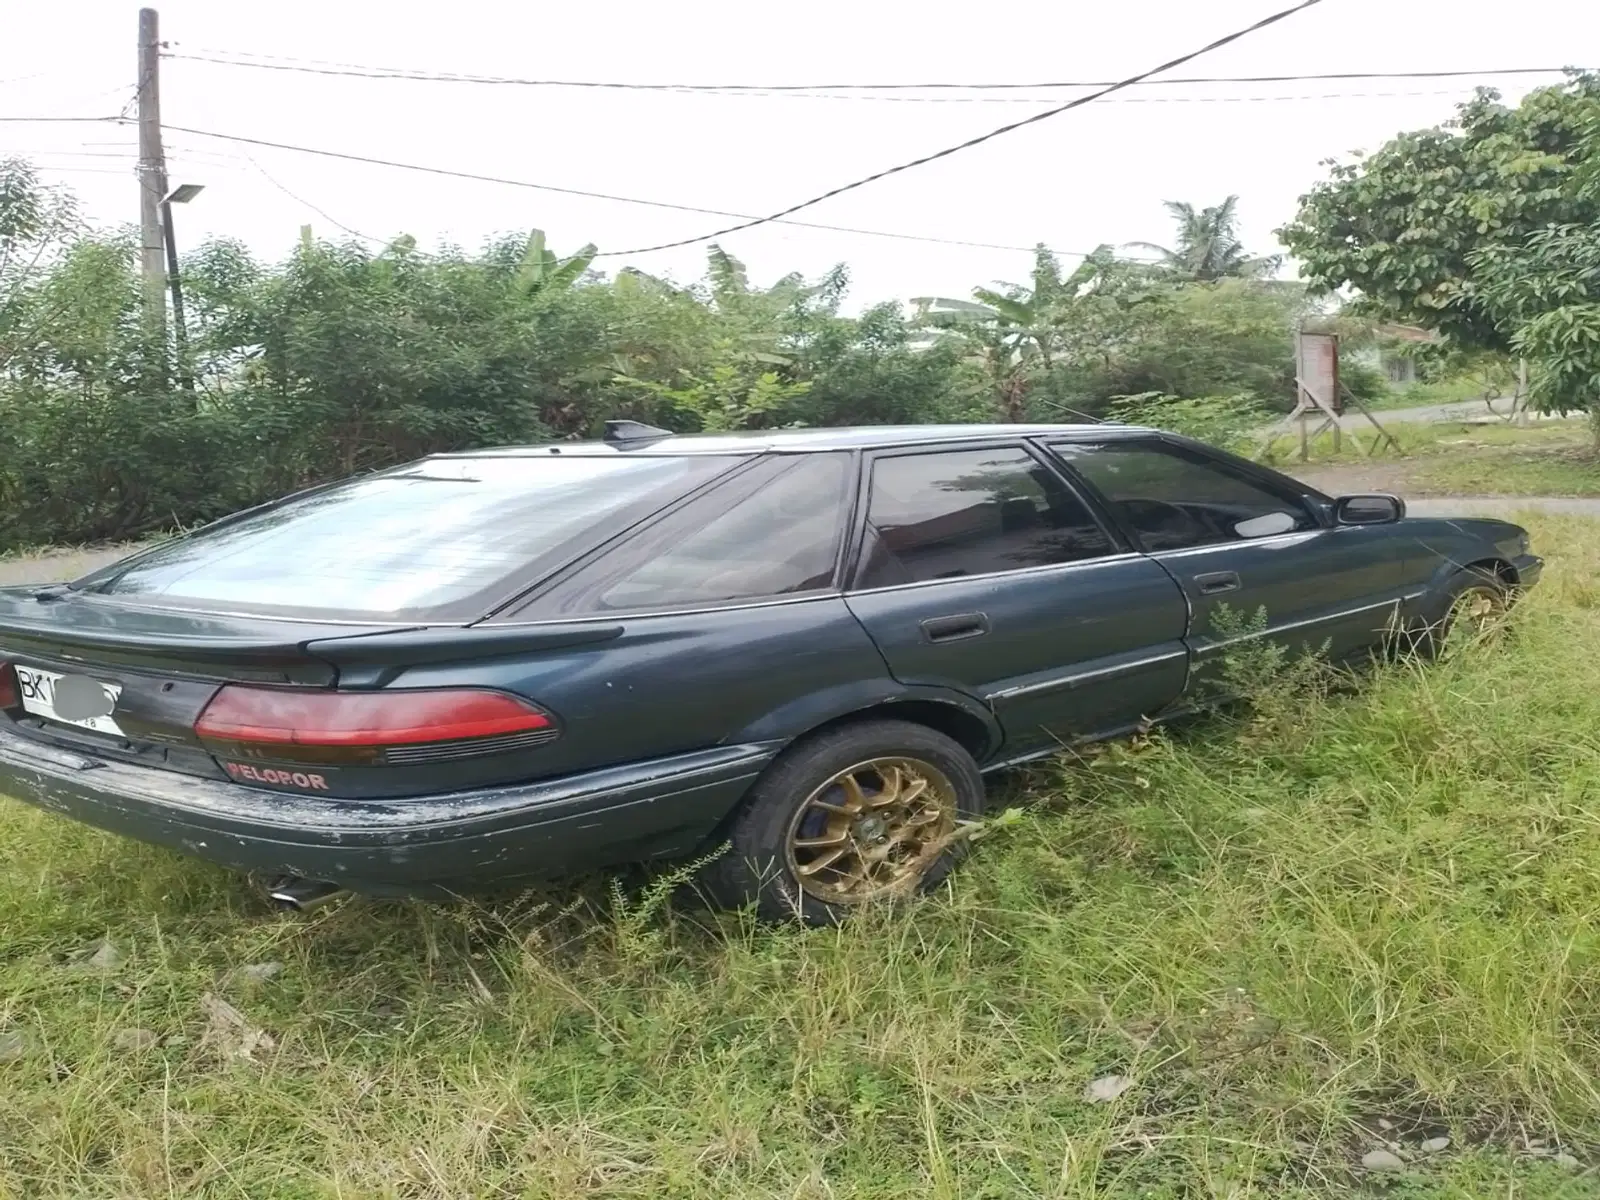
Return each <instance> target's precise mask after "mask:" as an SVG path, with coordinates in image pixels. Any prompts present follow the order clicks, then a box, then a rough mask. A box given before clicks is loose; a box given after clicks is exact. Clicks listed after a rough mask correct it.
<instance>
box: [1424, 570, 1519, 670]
mask: <svg viewBox="0 0 1600 1200" xmlns="http://www.w3.org/2000/svg"><path fill="white" fill-rule="evenodd" d="M1474 596H1481V597H1483V598H1484V600H1485V601H1486V602H1487V603H1488V604H1489V605H1490V606H1491V607H1492V608H1493V609H1494V610H1495V612H1496V613H1497V614H1503V613H1504V612H1505V610H1506V609H1507V608H1508V607H1509V606H1510V604H1511V589H1510V588H1509V587H1507V586H1506V581H1505V580H1504V579H1502V578H1501V577H1500V576H1499V575H1497V574H1495V573H1494V572H1493V571H1490V570H1487V569H1486V568H1484V567H1463V568H1462V569H1461V570H1459V571H1457V572H1456V573H1455V574H1454V575H1452V576H1451V577H1450V579H1449V580H1448V581H1447V582H1446V584H1445V587H1444V592H1443V594H1442V595H1441V596H1440V598H1439V600H1438V602H1437V603H1436V604H1434V605H1433V606H1432V607H1431V609H1430V611H1429V612H1428V614H1427V616H1426V618H1425V619H1424V623H1423V625H1422V626H1421V627H1420V628H1419V629H1416V630H1414V631H1413V632H1412V634H1411V638H1410V640H1411V648H1412V649H1413V651H1414V652H1415V653H1416V654H1417V655H1418V656H1419V657H1421V658H1423V659H1426V660H1428V661H1430V662H1432V661H1434V660H1436V659H1438V658H1440V657H1441V656H1443V654H1444V652H1445V648H1446V646H1447V645H1448V643H1449V640H1450V634H1451V631H1452V630H1453V629H1454V628H1455V627H1456V625H1457V623H1458V622H1459V621H1460V619H1461V608H1462V605H1463V603H1464V602H1466V601H1468V600H1469V599H1470V598H1471V597H1474Z"/></svg>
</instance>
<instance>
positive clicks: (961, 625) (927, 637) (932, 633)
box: [920, 612, 989, 642]
mask: <svg viewBox="0 0 1600 1200" xmlns="http://www.w3.org/2000/svg"><path fill="white" fill-rule="evenodd" d="M920 624H921V627H922V637H923V640H924V641H928V642H959V641H961V640H962V639H963V638H975V637H982V636H983V635H984V634H986V633H988V632H989V618H988V617H987V616H986V615H985V614H983V613H981V612H978V613H955V614H953V615H951V616H948V617H929V618H928V619H927V620H926V621H923V622H921V623H920Z"/></svg>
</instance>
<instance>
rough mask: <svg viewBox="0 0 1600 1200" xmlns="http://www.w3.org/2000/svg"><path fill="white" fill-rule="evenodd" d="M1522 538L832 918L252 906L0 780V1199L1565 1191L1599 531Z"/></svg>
mask: <svg viewBox="0 0 1600 1200" xmlns="http://www.w3.org/2000/svg"><path fill="white" fill-rule="evenodd" d="M1532 523H1534V524H1535V526H1536V528H1535V532H1536V537H1537V539H1538V541H1539V543H1540V544H1541V546H1542V547H1543V548H1544V549H1545V551H1546V552H1547V553H1548V554H1549V556H1550V560H1551V566H1550V570H1549V578H1548V579H1547V581H1546V583H1545V584H1544V585H1542V586H1541V588H1540V589H1538V590H1537V591H1536V592H1535V593H1534V594H1533V595H1532V596H1531V597H1530V598H1529V600H1528V601H1527V602H1526V604H1525V605H1524V606H1523V607H1522V609H1521V610H1520V611H1519V613H1518V616H1517V620H1516V621H1515V624H1514V627H1513V629H1512V631H1511V632H1510V633H1509V634H1508V635H1507V636H1505V637H1503V638H1500V639H1493V640H1490V641H1486V642H1485V643H1484V644H1481V645H1474V646H1470V647H1468V648H1466V649H1465V650H1464V651H1463V652H1462V653H1460V654H1458V655H1457V656H1455V657H1454V658H1452V659H1451V660H1450V661H1447V662H1445V663H1442V664H1439V665H1437V666H1435V667H1432V668H1427V669H1424V668H1420V667H1412V666H1404V665H1402V666H1397V667H1394V668H1392V669H1388V670H1385V671H1382V672H1380V673H1379V674H1377V675H1376V676H1375V677H1372V678H1370V679H1367V680H1365V681H1363V682H1362V683H1361V685H1360V687H1359V688H1358V689H1356V690H1354V691H1352V690H1350V689H1349V688H1342V687H1332V688H1329V687H1324V686H1317V685H1316V684H1315V683H1311V684H1308V683H1306V682H1305V681H1304V680H1303V679H1302V680H1301V681H1299V682H1298V683H1296V684H1295V685H1294V686H1288V685H1284V686H1278V685H1274V684H1266V685H1263V687H1262V688H1261V690H1260V695H1259V697H1258V704H1257V706H1256V707H1255V708H1254V709H1253V710H1250V711H1249V712H1247V713H1243V714H1239V715H1233V716H1229V717H1227V718H1214V719H1212V720H1210V721H1208V722H1205V723H1201V724H1198V725H1194V726H1191V727H1188V728H1185V729H1178V730H1173V731H1170V732H1167V733H1163V734H1159V735H1156V736H1153V737H1151V738H1148V739H1146V740H1144V741H1142V742H1140V743H1137V744H1134V745H1121V746H1116V747H1112V748H1109V749H1107V750H1105V751H1103V752H1101V753H1097V754H1095V755H1093V756H1090V757H1088V758H1085V759H1083V760H1081V761H1074V762H1066V763H1062V764H1059V765H1056V766H1052V767H1050V768H1049V769H1046V770H1041V771H1039V772H1036V773H1035V774H1034V775H1033V776H1031V777H1029V778H1027V779H1025V780H1021V781H1012V782H1010V783H1007V784H1003V785H1002V787H1001V796H1000V801H1001V803H1003V804H1026V805H1029V806H1031V807H1029V809H1028V811H1027V814H1026V815H1025V816H1024V817H1023V819H1021V820H1020V821H1017V822H1015V823H1012V824H1010V825H1009V826H1007V827H1006V828H1005V829H1004V830H1003V831H1002V832H1001V833H999V834H997V835H996V836H995V837H994V838H992V839H988V840H986V841H985V842H984V844H983V845H982V846H981V847H980V848H979V849H978V851H977V853H975V854H974V856H973V857H972V859H971V860H970V861H969V862H968V864H967V865H966V866H965V867H964V868H963V869H962V870H961V871H960V872H958V873H957V875H956V876H955V877H953V878H952V879H951V880H950V881H949V882H948V883H947V885H946V886H945V887H944V888H943V889H942V890H941V891H940V892H939V894H937V895H935V896H931V897H929V898H927V899H925V900H922V901H919V902H916V903H914V904H910V905H908V906H906V907H904V908H902V909H900V910H897V911H892V912H882V913H872V914H865V915H864V916H863V918H862V919H860V920H857V921H855V922H853V923H851V924H849V925H847V926H846V927H844V928H842V929H838V930H828V931H814V932H802V931H800V930H797V929H765V928H758V927H755V926H754V925H752V924H751V923H750V922H749V920H748V919H747V918H745V917H744V916H742V915H739V914H732V915H714V914H709V913H706V912H703V911H700V910H698V909H697V908H695V907H694V906H692V905H685V904H683V903H681V902H677V903H673V902H669V899H668V890H667V889H666V888H664V887H656V888H654V889H653V890H652V889H649V888H647V887H644V886H641V885H633V886H631V888H630V890H629V891H627V892H626V893H625V894H624V895H623V896H622V897H621V898H620V899H619V898H617V897H615V896H612V895H611V894H610V893H609V890H608V888H607V887H606V886H605V885H603V884H601V883H596V884H595V885H593V886H591V887H588V888H579V889H574V890H571V891H566V892H562V893H558V894H554V895H552V896H547V897H528V898H524V899H522V900H520V901H517V902H507V903H500V904H496V905H487V904H477V905H462V906H458V907H451V908H437V907H425V906H409V905H391V904H373V903H363V902H352V903H348V904H345V905H343V906H342V907H338V908H334V909H332V910H326V911H324V912H322V913H319V914H317V915H316V916H314V917H312V918H309V919H306V918H290V919H285V918H280V917H278V916H275V915H273V914H271V913H269V912H267V911H266V910H265V908H264V907H263V906H262V905H261V904H260V902H259V901H258V900H256V899H255V897H254V896H253V894H252V893H251V892H250V891H249V890H248V889H247V888H246V886H245V885H244V884H243V883H242V882H241V881H239V880H237V879H235V878H233V877H231V876H229V875H227V874H225V873H223V872H220V871H217V870H214V869H212V868H209V867H207V866H204V865H202V864H198V863H193V862H189V861H186V860H183V859H181V858H178V857H177V856H174V855H170V854H167V853H165V852H162V851H157V850H154V849H150V848H145V847H141V846H136V845H132V844H130V843H126V842H122V841H118V840H116V839H114V838H111V837H108V836H103V835H101V834H98V833H96V832H93V831H90V830H86V829H82V828H79V827H77V826H74V825H71V824H68V823H66V822H63V821H60V820H58V819H55V818H52V817H48V816H45V815H42V814H38V813H35V812H33V811H32V810H30V809H26V808H24V807H23V806H21V805H17V804H13V803H9V802H0V864H3V865H0V1035H3V1034H4V1033H15V1034H20V1035H21V1036H22V1039H23V1044H22V1047H21V1050H20V1057H16V1058H15V1061H12V1062H9V1063H5V1064H3V1065H0V1194H10V1195H19V1196H21V1195H28V1196H32V1195H48V1196H74V1197H77V1196H107V1197H110V1196H116V1197H124V1196H156V1195H161V1196H170V1195H185V1196H219V1197H220V1196H250V1197H263V1196H271V1197H278V1196H282V1197H323V1196H360V1197H368V1196H383V1197H467V1196H495V1197H500V1196H505V1197H552V1198H554V1197H561V1198H567V1197H580V1196H614V1197H708V1198H709V1197H730V1198H731V1197H784V1198H797V1197H816V1198H819V1200H820V1198H824V1197H831V1198H844V1197H860V1198H869V1197H870V1198H872V1200H878V1198H883V1197H907V1198H909V1197H919V1198H920V1197H951V1198H953V1197H1014V1196H1015V1197H1031V1196H1050V1197H1085V1198H1087V1197H1095V1196H1123V1195H1126V1196H1155V1197H1191V1196H1218V1197H1221V1196H1234V1197H1240V1196H1304V1197H1312V1196H1318V1197H1323V1196H1329V1195H1338V1194H1342V1193H1345V1192H1352V1193H1353V1192H1356V1191H1360V1190H1364V1189H1366V1188H1368V1187H1372V1186H1376V1183H1377V1182H1378V1180H1379V1179H1383V1178H1391V1177H1388V1176H1385V1177H1369V1176H1367V1175H1365V1173H1364V1171H1363V1169H1362V1168H1361V1167H1360V1165H1359V1164H1360V1159H1361V1157H1362V1155H1363V1154H1364V1153H1366V1152H1367V1151H1369V1150H1372V1149H1375V1148H1378V1147H1380V1146H1382V1145H1384V1144H1385V1143H1391V1144H1393V1145H1395V1146H1398V1147H1399V1153H1400V1155H1401V1157H1402V1158H1404V1159H1406V1160H1407V1163H1408V1166H1407V1170H1406V1172H1405V1173H1404V1174H1402V1175H1400V1176H1398V1177H1392V1178H1395V1179H1396V1182H1395V1183H1394V1185H1393V1188H1392V1190H1391V1194H1395V1195H1404V1196H1413V1197H1414V1196H1439V1197H1444V1196H1461V1197H1466V1196H1482V1195H1508V1194H1513V1193H1514V1194H1516V1195H1519V1196H1584V1195H1594V1194H1597V1193H1600V1183H1597V1182H1596V1177H1595V1175H1594V1173H1593V1172H1592V1171H1589V1170H1588V1168H1589V1167H1592V1166H1593V1165H1594V1164H1595V1163H1600V1085H1597V1083H1596V1080H1597V1078H1600V933H1597V932H1596V919H1595V918H1596V915H1597V911H1600V623H1597V621H1600V613H1597V611H1596V607H1597V605H1600V583H1596V582H1594V581H1595V580H1597V579H1600V574H1597V571H1600V527H1597V526H1595V525H1593V524H1586V523H1581V522H1576V521H1568V522H1562V521H1556V520H1550V519H1544V520H1538V521H1537V522H1532ZM101 939H109V941H110V942H111V943H112V944H113V946H115V947H116V949H117V950H118V952H119V953H120V954H121V955H122V956H124V957H123V958H122V961H120V962H117V963H115V964H114V965H112V966H111V967H109V968H106V969H100V968H96V967H94V966H90V965H87V964H86V963H85V962H84V960H83V956H82V952H83V951H84V950H86V949H89V948H92V947H94V946H95V945H97V944H98V943H99V942H100V940H101ZM75 955H76V956H77V958H76V959H75V958H74V956H75ZM264 962H278V963H282V964H283V969H282V970H281V972H280V973H278V974H277V975H275V976H274V977H273V978H271V979H268V980H266V981H264V982H252V981H250V980H248V979H246V978H244V977H242V976H241V975H240V974H239V973H238V970H237V969H238V968H240V967H242V966H245V965H249V964H260V963H264ZM213 997H221V998H222V999H225V1000H226V1001H227V1002H228V1004H229V1005H231V1006H232V1008H233V1009H234V1010H236V1012H237V1014H238V1015H240V1016H241V1017H242V1018H243V1020H244V1022H245V1023H246V1025H247V1027H248V1028H247V1029H246V1030H241V1029H239V1028H238V1027H237V1026H234V1025H230V1024H229V1022H228V1021H226V1020H219V1019H218V1017H217V1015H216V1013H217V1011H218V1010H217V1006H216V1004H215V1001H214V999H212V998H213ZM130 1030H146V1031H149V1032H150V1033H151V1034H154V1035H156V1036H158V1037H159V1038H160V1039H161V1040H160V1041H159V1043H158V1044H155V1045H150V1046H146V1047H145V1048H142V1049H134V1048H128V1047H130V1046H131V1045H132V1042H131V1041H130V1039H131V1038H133V1035H131V1034H130V1033H129V1032H128V1031H130ZM255 1030H264V1031H265V1032H266V1033H267V1034H269V1035H270V1037H271V1039H272V1044H271V1045H266V1044H265V1043H262V1042H261V1041H260V1040H259V1038H257V1039H249V1038H247V1037H246V1036H245V1034H246V1033H249V1032H254V1031H255ZM139 1040H145V1039H139ZM5 1044H6V1043H5V1042H4V1041H3V1040H0V1047H3V1046H4V1045H5ZM247 1050H248V1051H249V1053H248V1055H246V1054H245V1053H244V1052H245V1051H247ZM13 1053H16V1051H13ZM1111 1074H1115V1075H1123V1076H1127V1077H1129V1078H1131V1080H1132V1081H1133V1082H1132V1086H1131V1087H1129V1088H1128V1089H1127V1090H1126V1091H1124V1092H1123V1093H1122V1094H1121V1095H1120V1096H1118V1097H1117V1098H1116V1099H1114V1100H1112V1101H1110V1102H1109V1103H1090V1102H1088V1101H1087V1100H1085V1098H1084V1088H1085V1086H1086V1084H1088V1083H1089V1082H1090V1081H1091V1080H1094V1079H1097V1078H1100V1077H1103V1076H1106V1075H1111ZM1386 1126H1387V1127H1386ZM1440 1136H1448V1137H1450V1138H1451V1144H1450V1146H1449V1147H1448V1148H1446V1149H1444V1150H1441V1151H1438V1152H1436V1153H1424V1152H1423V1151H1422V1150H1421V1149H1420V1148H1419V1147H1418V1143H1419V1142H1420V1141H1421V1140H1422V1139H1423V1138H1427V1137H1440ZM1557 1153H1562V1154H1567V1155H1570V1156H1571V1159H1575V1160H1576V1165H1574V1163H1573V1162H1572V1161H1570V1160H1568V1159H1563V1160H1561V1161H1557V1159H1556V1157H1555V1156H1556V1154H1557Z"/></svg>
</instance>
